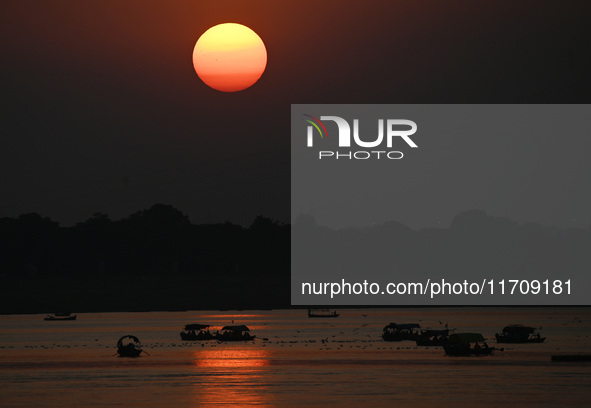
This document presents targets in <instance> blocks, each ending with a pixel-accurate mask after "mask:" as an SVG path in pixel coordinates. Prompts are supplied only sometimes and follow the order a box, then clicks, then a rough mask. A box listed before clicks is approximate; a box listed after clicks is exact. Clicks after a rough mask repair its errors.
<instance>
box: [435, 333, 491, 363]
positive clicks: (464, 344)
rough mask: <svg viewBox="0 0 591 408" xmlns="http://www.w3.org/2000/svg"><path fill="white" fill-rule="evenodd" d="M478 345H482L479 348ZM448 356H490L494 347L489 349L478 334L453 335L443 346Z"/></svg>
mask: <svg viewBox="0 0 591 408" xmlns="http://www.w3.org/2000/svg"><path fill="white" fill-rule="evenodd" d="M479 343H483V345H482V346H481V345H480V344H479ZM472 344H473V345H472ZM443 349H444V350H445V354H447V355H448V356H453V357H458V356H490V355H492V354H493V353H494V351H495V350H500V351H503V349H497V348H496V347H489V346H488V344H486V341H485V340H484V337H483V336H482V334H480V333H455V334H452V335H451V336H449V341H448V342H447V343H446V344H444V345H443Z"/></svg>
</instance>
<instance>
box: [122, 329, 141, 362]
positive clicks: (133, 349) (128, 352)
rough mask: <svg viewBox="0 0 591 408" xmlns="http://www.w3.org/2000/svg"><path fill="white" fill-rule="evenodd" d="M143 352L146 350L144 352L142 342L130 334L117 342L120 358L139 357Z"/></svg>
mask: <svg viewBox="0 0 591 408" xmlns="http://www.w3.org/2000/svg"><path fill="white" fill-rule="evenodd" d="M142 351H144V350H142V345H141V343H140V340H139V339H138V338H137V337H135V336H132V335H130V334H128V335H127V336H123V337H121V338H120V339H119V341H117V354H119V357H139V356H140V354H141V353H142ZM144 353H145V351H144Z"/></svg>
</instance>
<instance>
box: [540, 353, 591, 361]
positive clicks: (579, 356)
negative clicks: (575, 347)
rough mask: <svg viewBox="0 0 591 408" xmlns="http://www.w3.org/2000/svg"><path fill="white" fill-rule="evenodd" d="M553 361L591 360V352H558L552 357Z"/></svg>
mask: <svg viewBox="0 0 591 408" xmlns="http://www.w3.org/2000/svg"><path fill="white" fill-rule="evenodd" d="M550 359H551V360H552V361H562V362H568V363H574V362H580V361H582V362H589V361H591V354H558V355H555V356H552V357H551V358H550Z"/></svg>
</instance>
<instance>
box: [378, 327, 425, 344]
mask: <svg viewBox="0 0 591 408" xmlns="http://www.w3.org/2000/svg"><path fill="white" fill-rule="evenodd" d="M420 328H421V326H420V325H419V324H418V323H403V324H398V323H390V324H389V325H387V326H386V327H384V329H383V330H382V339H384V340H385V341H402V340H411V341H416V340H417V339H418V338H419V335H420V333H419V332H418V330H415V329H420Z"/></svg>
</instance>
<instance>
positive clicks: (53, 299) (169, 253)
mask: <svg viewBox="0 0 591 408" xmlns="http://www.w3.org/2000/svg"><path fill="white" fill-rule="evenodd" d="M289 254H290V226H289V225H286V224H281V223H278V222H276V221H274V220H271V219H269V218H265V217H262V216H259V217H257V218H256V219H255V220H254V222H253V223H252V225H250V226H249V227H243V226H240V225H235V224H231V223H222V224H210V225H195V224H192V223H191V222H190V221H189V219H188V217H187V216H186V215H184V214H183V213H182V212H181V211H179V210H177V209H175V208H173V207H172V206H169V205H163V204H156V205H154V206H152V207H151V208H149V209H146V210H141V211H138V212H136V213H134V214H132V215H130V216H129V217H127V218H124V219H122V220H119V221H113V220H111V219H109V217H108V216H107V215H105V214H101V213H96V214H94V215H93V216H92V217H91V218H90V219H88V220H86V221H84V222H81V223H79V224H76V225H74V226H72V227H61V226H60V225H59V223H57V222H55V221H52V220H51V219H49V218H46V217H42V216H40V215H39V214H35V213H33V214H24V215H21V216H19V217H18V218H2V219H0V279H1V280H2V281H4V283H5V284H4V285H2V289H1V292H2V299H0V312H2V313H18V312H54V311H56V310H62V309H68V310H75V311H79V312H81V311H101V310H105V311H108V310H167V309H170V310H178V309H196V308H206V309H207V308H233V307H242V308H251V307H265V308H266V307H271V306H275V307H277V306H289V260H290V256H289ZM56 308H57V309H56Z"/></svg>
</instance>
